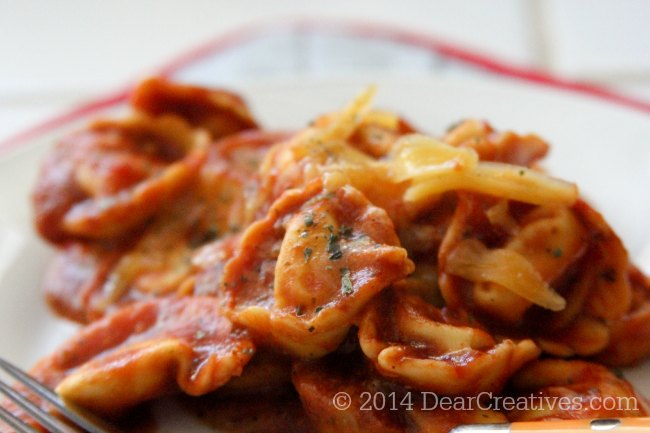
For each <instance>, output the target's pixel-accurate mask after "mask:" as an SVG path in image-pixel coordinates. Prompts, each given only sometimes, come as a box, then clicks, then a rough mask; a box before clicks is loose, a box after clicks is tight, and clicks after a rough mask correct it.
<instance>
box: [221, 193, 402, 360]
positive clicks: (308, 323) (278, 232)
mask: <svg viewBox="0 0 650 433" xmlns="http://www.w3.org/2000/svg"><path fill="white" fill-rule="evenodd" d="M412 271H413V263H412V262H411V261H410V260H409V259H408V258H407V256H406V251H405V250H404V249H403V248H401V247H400V246H399V240H398V238H397V235H396V234H395V229H394V227H393V225H392V223H391V221H390V219H389V218H388V216H387V215H386V213H385V212H384V211H383V210H381V209H379V208H377V207H374V206H372V205H371V204H370V203H369V202H368V200H367V199H366V198H365V197H364V196H363V195H362V194H361V193H360V192H359V191H357V190H355V189H354V188H352V187H349V186H347V187H343V188H339V189H336V190H334V191H331V192H330V191H327V190H326V189H323V188H322V184H321V183H320V182H315V183H312V184H311V185H309V186H307V187H306V188H304V189H302V190H290V191H287V192H286V193H285V194H284V195H283V196H282V197H281V198H280V199H278V200H277V201H276V202H275V203H274V204H273V206H272V207H271V209H270V210H269V213H268V215H267V216H266V217H265V218H263V219H261V220H259V221H257V222H255V223H254V224H252V225H251V226H250V227H249V228H248V229H247V230H246V231H245V232H244V234H243V235H242V239H241V244H240V246H239V249H238V251H237V252H236V253H235V255H234V257H233V258H232V259H231V260H230V261H229V262H228V263H227V264H226V267H225V270H224V277H223V278H224V287H225V290H226V292H227V293H228V294H229V296H230V299H231V307H232V309H233V312H232V318H233V320H234V321H235V322H237V323H239V324H241V325H243V326H246V327H247V328H248V329H250V330H252V331H253V332H254V334H255V335H256V337H257V340H258V341H267V342H269V343H271V344H273V345H275V346H278V347H280V348H281V349H283V350H286V351H288V352H289V353H292V354H294V355H297V356H301V357H318V356H322V355H324V354H325V353H328V352H331V351H333V350H334V349H336V347H337V346H338V345H339V343H340V342H341V341H342V339H343V338H344V337H345V335H346V334H347V331H348V329H349V328H350V326H351V325H352V319H353V317H354V316H355V314H356V313H357V312H359V311H360V310H361V309H362V308H363V307H364V306H365V305H366V303H367V302H368V301H369V300H370V299H371V298H372V297H373V296H374V295H376V294H377V293H379V292H380V291H381V290H382V289H384V288H385V287H387V286H388V285H390V284H391V283H392V282H394V281H397V280H399V279H401V278H404V277H405V276H406V275H408V274H409V273H411V272H412Z"/></svg>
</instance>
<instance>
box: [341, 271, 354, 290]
mask: <svg viewBox="0 0 650 433" xmlns="http://www.w3.org/2000/svg"><path fill="white" fill-rule="evenodd" d="M339 272H340V273H341V291H342V292H343V294H344V295H345V296H349V295H351V294H352V293H353V292H354V287H353V286H352V280H351V279H350V270H349V269H348V268H341V269H340V270H339Z"/></svg>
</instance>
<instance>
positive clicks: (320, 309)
mask: <svg viewBox="0 0 650 433" xmlns="http://www.w3.org/2000/svg"><path fill="white" fill-rule="evenodd" d="M321 311H323V307H316V309H315V310H314V312H315V313H316V314H318V313H320V312H321Z"/></svg>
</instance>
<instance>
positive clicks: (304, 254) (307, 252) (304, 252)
mask: <svg viewBox="0 0 650 433" xmlns="http://www.w3.org/2000/svg"><path fill="white" fill-rule="evenodd" d="M313 252H314V250H312V249H311V248H305V250H304V251H303V252H302V254H303V256H305V263H307V262H308V261H309V258H310V257H311V253H313Z"/></svg>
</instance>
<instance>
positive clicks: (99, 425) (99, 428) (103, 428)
mask: <svg viewBox="0 0 650 433" xmlns="http://www.w3.org/2000/svg"><path fill="white" fill-rule="evenodd" d="M0 369H2V370H4V371H5V372H6V373H7V374H8V375H10V376H11V377H13V378H14V379H16V381H18V382H19V383H21V384H23V385H24V386H25V387H27V388H28V389H29V390H30V391H32V392H33V393H34V394H36V395H38V396H39V397H42V398H43V399H45V400H46V401H47V402H49V403H50V404H52V406H54V407H55V408H56V410H57V411H59V412H60V413H61V414H62V415H63V416H64V417H66V418H67V419H69V420H70V421H72V423H74V424H75V425H77V426H79V427H81V428H82V429H84V430H85V431H87V432H88V433H117V432H118V430H117V429H116V428H115V427H113V426H110V425H108V424H107V423H106V422H105V421H103V420H100V419H98V418H97V417H95V416H94V415H92V414H90V413H87V412H85V411H83V410H82V409H79V408H74V409H72V408H71V406H69V405H66V404H64V403H63V401H62V400H61V399H60V398H59V396H58V395H56V394H55V393H54V392H53V391H52V390H50V389H49V388H47V387H45V386H44V385H43V384H41V383H40V382H39V381H37V380H36V379H34V378H33V377H31V376H30V375H29V374H27V373H25V372H24V371H22V370H21V369H19V368H18V367H16V366H14V365H13V364H11V363H9V362H8V361H6V360H4V359H1V358H0Z"/></svg>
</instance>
